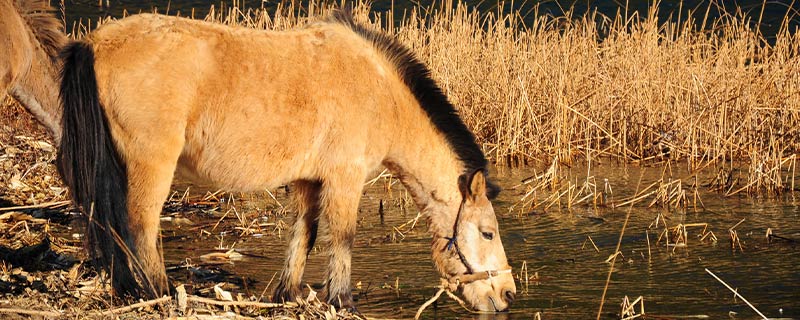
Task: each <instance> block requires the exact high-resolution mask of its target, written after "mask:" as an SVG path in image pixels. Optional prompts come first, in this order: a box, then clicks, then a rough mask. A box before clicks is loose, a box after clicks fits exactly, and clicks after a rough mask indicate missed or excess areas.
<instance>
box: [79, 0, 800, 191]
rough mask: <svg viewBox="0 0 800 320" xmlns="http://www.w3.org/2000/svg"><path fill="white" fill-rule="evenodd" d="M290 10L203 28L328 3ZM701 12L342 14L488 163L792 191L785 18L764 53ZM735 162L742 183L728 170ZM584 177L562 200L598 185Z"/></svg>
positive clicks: (796, 107)
mask: <svg viewBox="0 0 800 320" xmlns="http://www.w3.org/2000/svg"><path fill="white" fill-rule="evenodd" d="M295 3H297V2H295V1H291V2H281V3H280V4H278V5H277V7H276V8H273V9H269V10H267V9H263V8H256V9H243V6H242V5H241V3H239V2H237V1H234V2H233V4H232V5H231V6H223V7H221V8H220V7H212V8H211V11H210V13H209V14H208V16H207V17H205V20H208V21H214V22H218V23H223V24H227V25H238V26H246V27H251V28H258V29H268V30H283V29H287V28H293V27H297V26H301V25H304V24H306V23H308V22H309V21H316V20H318V19H321V18H323V17H325V16H326V15H327V13H328V12H329V10H330V8H331V7H332V6H331V5H330V4H327V3H321V2H319V1H311V2H310V3H309V4H308V5H307V6H304V7H297V6H295ZM711 6H712V4H709V6H708V7H706V8H703V7H701V8H698V9H697V10H700V12H699V13H701V15H702V16H704V18H703V21H702V23H699V24H698V23H697V22H698V21H695V20H694V18H693V16H694V15H692V14H690V15H688V16H685V17H680V18H679V19H677V21H680V23H674V22H670V21H659V19H658V16H657V14H656V12H657V8H656V7H653V8H651V9H650V10H648V14H647V15H646V16H643V15H641V14H639V13H634V14H633V15H632V16H629V17H621V16H614V17H608V16H603V15H601V14H599V13H589V14H587V15H585V16H583V17H574V16H573V15H572V13H571V12H567V13H566V14H565V15H564V16H560V17H554V16H550V15H539V14H538V12H533V13H531V14H530V15H528V16H527V17H529V18H531V19H529V20H527V21H525V20H524V19H523V14H522V13H521V12H518V11H511V12H504V11H495V12H479V11H478V10H470V8H468V6H467V5H466V4H464V3H461V2H456V1H452V0H445V1H442V2H437V4H436V5H433V6H431V7H418V8H414V9H411V10H410V11H404V12H394V11H393V10H389V11H387V12H383V13H375V12H371V11H370V9H371V8H370V7H369V5H367V4H366V3H365V2H363V1H361V2H358V3H356V4H354V5H353V6H352V7H353V12H354V13H355V15H356V16H357V20H359V21H362V22H364V23H368V24H371V25H372V26H373V27H375V28H380V29H383V30H385V31H386V32H388V33H390V34H393V35H394V36H396V37H397V38H398V39H400V40H401V41H402V42H403V43H405V44H406V45H407V46H408V47H410V48H412V50H413V51H414V52H415V53H416V54H417V56H418V57H419V58H420V59H422V60H423V61H424V62H425V63H426V64H427V65H428V66H429V67H430V69H431V71H432V74H433V77H434V78H435V79H436V80H437V81H438V83H439V84H440V85H441V87H442V88H443V90H444V91H445V92H446V94H447V95H448V97H449V98H450V100H451V101H452V102H453V103H454V104H455V105H456V107H457V108H458V109H459V112H460V113H461V115H462V117H463V118H464V120H465V122H466V123H467V125H468V126H469V127H470V128H471V129H472V130H473V132H475V134H476V136H477V138H478V140H479V142H480V143H481V144H482V145H483V146H484V148H485V150H486V151H487V154H488V155H489V156H490V157H491V158H492V159H494V160H495V161H497V162H498V163H499V164H504V165H511V166H516V165H525V164H537V163H538V164H548V163H551V162H553V163H555V162H557V163H562V164H567V165H570V164H573V163H575V162H576V161H584V160H588V161H592V159H598V158H601V157H602V158H611V159H615V160H616V161H619V162H625V163H643V162H648V161H659V160H664V159H670V160H674V161H685V162H686V165H687V167H688V169H689V170H690V171H702V170H706V169H708V170H716V169H720V168H721V170H722V172H721V177H720V181H717V182H715V183H716V185H715V187H716V189H718V190H720V191H723V192H725V194H727V195H733V194H737V193H740V192H746V193H763V192H766V193H770V194H779V193H781V192H783V191H786V190H794V188H795V187H794V179H793V178H791V177H794V171H795V157H796V153H797V152H798V150H800V139H799V138H800V131H799V130H800V114H798V113H800V96H799V95H798V91H799V90H800V58H799V57H798V56H799V55H798V53H799V52H800V41H798V40H800V39H797V38H798V33H797V32H795V30H789V27H788V25H789V24H788V18H787V19H785V20H784V22H783V25H782V27H781V29H780V31H779V32H778V34H777V37H776V39H775V41H774V44H769V43H768V42H767V41H766V39H765V38H764V37H763V36H762V35H761V34H760V33H759V30H758V28H757V27H752V26H754V25H757V23H755V22H754V21H751V19H750V18H749V17H746V16H738V15H737V16H733V15H723V16H722V17H720V18H718V19H716V20H714V21H710V20H709V18H708V13H709V11H710V10H711ZM500 7H502V6H500ZM184 15H187V14H184ZM191 15H193V13H192V14H191ZM787 17H788V16H787ZM396 18H400V19H396ZM101 22H102V21H101ZM696 25H701V26H709V27H707V28H706V27H697V26H696ZM72 29H73V31H74V34H81V33H83V32H85V30H87V29H91V28H86V27H85V26H82V25H78V26H73V28H72ZM731 163H735V164H731ZM745 167H746V168H748V169H747V174H746V175H744V174H741V172H740V171H741V170H739V169H737V168H745ZM734 176H735V177H734ZM588 178H592V177H591V176H589V177H588ZM588 178H587V183H586V184H584V185H579V186H576V188H577V189H575V190H572V191H567V193H565V194H564V195H569V192H577V191H579V190H578V189H581V188H583V189H586V188H596V187H597V185H596V182H595V181H591V182H590V181H589V180H590V179H588ZM603 187H607V186H603ZM565 191H566V190H565ZM583 191H586V190H583ZM584 194H588V193H586V192H584ZM594 194H595V196H596V195H598V193H596V192H595V193H594ZM558 198H560V197H558ZM575 200H583V201H589V200H591V201H592V202H596V201H597V199H596V198H592V199H583V198H581V199H575ZM544 201H545V202H547V199H544ZM549 201H550V202H552V203H553V204H557V203H558V201H557V200H556V198H553V199H550V200H549ZM550 205H552V204H550Z"/></svg>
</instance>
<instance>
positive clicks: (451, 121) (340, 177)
mask: <svg viewBox="0 0 800 320" xmlns="http://www.w3.org/2000/svg"><path fill="white" fill-rule="evenodd" d="M62 59H63V64H64V65H63V70H62V77H63V78H62V83H61V88H60V96H61V101H62V105H63V108H62V114H63V116H62V132H63V134H62V140H61V143H60V145H59V154H58V157H57V166H58V168H59V170H60V173H61V175H62V178H63V179H64V181H65V183H66V185H67V186H68V187H69V189H70V190H71V193H72V196H73V198H74V201H75V204H76V206H78V207H80V208H82V209H81V210H82V211H83V213H84V215H85V216H86V217H87V219H89V223H88V226H87V238H88V242H89V243H90V248H92V250H91V251H92V252H96V260H98V261H100V264H101V266H103V267H104V268H105V269H106V271H107V273H108V274H110V275H111V282H112V285H113V288H114V291H115V293H117V294H126V295H131V296H134V297H150V298H152V297H156V296H160V295H162V294H165V293H167V292H168V290H169V283H168V279H167V276H166V273H165V267H164V263H163V257H162V255H161V253H160V252H161V251H160V250H159V245H160V244H159V214H160V212H161V210H162V205H163V202H164V200H165V199H166V197H167V195H168V193H169V190H170V183H171V181H172V180H173V178H174V175H175V174H176V172H177V173H178V174H180V175H181V176H183V177H189V178H191V179H192V180H194V181H197V182H201V183H204V184H207V185H214V186H217V187H221V188H224V189H227V190H235V191H243V192H245V191H256V190H264V189H267V188H275V187H278V186H280V185H284V184H287V183H290V184H291V190H292V192H291V194H292V197H293V199H294V201H295V202H296V203H297V205H296V206H297V211H298V212H297V217H296V220H295V222H294V224H293V226H292V231H291V235H292V236H291V238H290V240H289V246H288V249H287V253H286V262H285V265H284V268H283V271H282V273H281V276H280V280H279V282H278V285H277V288H276V289H275V293H274V295H273V298H272V300H273V301H276V302H286V301H294V300H296V299H298V297H301V295H302V289H301V281H302V275H303V271H304V268H305V264H306V259H307V256H308V254H309V252H310V250H311V249H312V247H313V246H314V243H315V240H316V237H317V231H318V223H319V220H320V218H324V219H326V221H327V226H328V228H329V234H330V240H329V244H328V245H329V263H328V265H327V271H326V275H325V279H324V284H325V289H324V290H323V293H322V294H323V296H324V297H327V302H329V303H331V304H332V305H334V306H336V307H340V308H353V307H354V304H353V297H352V293H351V284H350V273H351V263H350V261H351V251H352V247H353V242H354V237H355V235H356V224H357V209H358V203H359V199H360V196H361V194H362V191H361V190H362V188H363V185H364V181H365V180H366V178H367V177H368V175H369V174H370V173H371V172H375V170H378V169H379V168H381V167H386V168H388V169H389V170H391V171H392V172H393V173H394V174H395V175H396V176H397V177H398V178H399V180H400V181H401V182H402V184H403V185H404V186H405V188H406V189H407V190H408V191H409V193H410V194H411V195H412V198H413V199H414V202H415V203H416V205H417V206H418V208H419V209H420V211H421V212H423V213H425V214H426V216H427V219H428V225H429V231H430V233H431V234H432V242H431V249H432V259H433V262H434V266H435V269H436V270H438V272H439V273H440V274H441V276H442V277H444V278H446V279H448V280H449V281H450V283H452V284H453V286H455V287H457V288H459V289H460V291H461V294H462V295H463V296H464V297H465V298H466V300H467V301H468V302H469V303H470V305H471V306H472V307H473V308H475V309H476V310H481V311H490V312H495V311H504V310H507V309H508V308H509V305H510V304H511V303H512V301H513V300H514V296H515V293H516V287H515V283H514V279H513V277H512V275H511V267H510V266H509V265H508V261H507V258H506V255H505V251H504V249H503V244H502V242H501V240H500V231H499V228H498V223H497V218H496V216H495V213H494V210H493V208H492V204H491V201H490V200H491V199H493V198H494V197H495V196H496V195H497V193H498V192H499V188H498V187H497V186H496V185H495V184H494V183H492V182H491V180H490V179H489V176H488V171H487V169H486V166H487V160H486V158H485V156H484V154H483V152H482V150H481V149H480V147H479V146H478V144H477V143H476V140H475V137H474V135H473V134H472V133H471V132H470V130H469V129H468V128H467V126H466V125H465V124H464V122H463V121H462V120H461V119H460V117H459V116H458V113H457V111H456V109H455V108H454V106H453V105H452V104H451V103H450V102H449V100H448V99H447V97H446V96H445V94H444V93H443V92H442V90H441V88H440V87H439V86H438V85H437V84H436V82H435V81H434V80H433V79H432V78H431V75H430V71H429V69H428V68H427V66H425V65H424V64H423V63H422V62H420V60H418V59H417V58H416V57H415V56H414V54H413V53H412V52H411V51H410V50H409V49H407V48H406V47H404V46H403V45H402V44H400V43H399V42H398V41H397V40H396V39H394V38H392V37H390V36H388V35H386V34H384V33H382V32H380V31H377V30H373V29H371V28H369V27H367V26H364V25H361V24H358V23H356V22H354V21H353V18H352V15H351V14H349V13H346V12H343V11H337V12H336V13H334V14H332V15H331V17H330V18H329V19H328V20H326V21H319V22H316V23H312V24H309V25H307V26H305V27H303V28H298V29H293V30H287V31H280V32H278V31H265V30H254V29H249V28H242V27H229V26H224V25H220V24H214V23H209V22H203V21H197V20H192V19H186V18H179V17H170V16H164V15H156V14H139V15H134V16H130V17H127V18H124V19H120V20H117V21H114V22H110V23H107V24H104V25H103V26H101V27H100V28H98V29H96V30H95V31H93V32H92V33H90V34H89V35H87V36H86V38H85V39H84V40H82V41H76V42H72V43H70V44H68V45H67V46H66V47H65V49H64V50H63V52H62Z"/></svg>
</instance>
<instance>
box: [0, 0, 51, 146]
mask: <svg viewBox="0 0 800 320" xmlns="http://www.w3.org/2000/svg"><path fill="white" fill-rule="evenodd" d="M49 11H50V8H49V6H48V4H47V1H42V0H0V98H2V97H3V96H4V94H5V93H8V94H10V95H11V96H12V97H14V98H15V99H17V101H19V102H20V103H21V104H22V105H23V106H24V107H25V108H26V109H27V110H28V111H30V112H31V113H32V114H33V115H34V117H36V119H37V120H38V121H39V122H40V123H42V124H43V125H44V126H45V127H47V129H48V130H50V133H51V134H52V135H53V138H54V139H55V140H56V141H58V140H59V139H60V137H61V111H60V110H61V106H60V105H59V103H58V84H59V81H60V77H59V74H58V70H59V67H60V63H59V62H58V52H59V50H61V47H62V46H63V45H64V44H65V43H66V42H67V37H66V35H64V32H63V31H62V30H61V27H60V26H61V23H60V22H59V21H58V20H56V19H55V17H54V16H53V15H52V14H51V13H50V12H49Z"/></svg>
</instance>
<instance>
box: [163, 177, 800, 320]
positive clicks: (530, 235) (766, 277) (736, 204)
mask: <svg viewBox="0 0 800 320" xmlns="http://www.w3.org/2000/svg"><path fill="white" fill-rule="evenodd" d="M640 170H641V169H639V168H629V169H628V171H627V172H626V171H625V170H620V169H618V168H600V169H599V170H597V171H595V172H594V175H595V176H596V177H598V178H601V177H602V178H609V179H610V180H611V181H612V182H611V183H613V185H614V187H615V192H617V193H619V194H623V193H626V194H632V193H633V192H634V191H635V190H626V189H625V188H626V187H629V186H631V185H634V186H635V182H634V183H630V180H638V177H639V176H640V175H641V173H640V172H639V171H640ZM501 171H502V172H500V173H499V179H498V182H499V183H500V184H501V185H502V186H506V187H509V186H513V185H516V184H518V182H519V180H521V179H522V178H525V177H527V176H529V175H530V174H531V172H530V171H527V170H501ZM651 171H652V172H645V174H644V175H643V180H645V181H653V180H655V179H657V178H659V177H660V175H661V171H660V170H657V169H651ZM575 172H576V175H579V174H582V173H583V172H585V170H584V171H581V169H576V170H575ZM631 177H635V178H631ZM625 181H628V183H625ZM629 188H630V187H629ZM521 192H522V190H505V191H504V192H503V193H502V194H501V197H500V198H499V199H498V201H496V202H495V211H496V212H497V214H498V218H499V219H498V220H499V222H500V226H501V234H502V238H503V242H504V244H505V248H506V252H507V254H508V257H509V260H510V263H511V265H512V266H513V267H514V273H515V274H517V276H520V279H519V282H518V283H517V287H518V291H519V292H518V294H517V301H516V302H515V304H514V305H513V307H512V311H511V312H510V313H508V314H498V315H475V314H470V313H468V312H466V311H465V310H463V309H461V307H460V306H459V305H458V304H456V303H454V302H453V301H451V300H448V299H446V298H441V299H440V300H439V303H438V305H437V306H436V308H435V310H434V308H433V307H431V308H430V309H429V310H427V311H426V313H425V316H426V317H431V318H441V319H452V318H455V317H458V318H472V319H514V318H526V319H530V316H531V315H533V314H535V313H536V312H540V313H541V315H542V316H543V318H546V319H585V318H594V317H595V316H596V314H597V309H598V307H599V303H600V296H601V294H602V291H603V287H604V285H605V281H606V277H607V275H608V270H609V267H610V264H609V263H607V262H605V261H606V259H607V258H608V257H609V256H610V255H611V254H612V253H613V252H614V249H615V247H616V245H617V241H618V240H619V234H620V229H621V228H622V224H623V222H624V220H625V216H626V213H627V212H628V208H627V207H626V208H618V209H610V208H600V209H591V208H585V207H579V208H574V209H572V210H560V211H559V210H555V209H551V210H548V211H541V210H533V211H531V212H525V213H524V214H520V213H519V212H508V209H507V208H508V207H510V206H511V205H512V204H513V203H514V202H515V201H516V199H518V198H519V196H520V194H521ZM401 195H402V193H400V192H397V189H396V188H395V192H394V193H393V199H389V196H388V195H387V194H386V193H385V191H384V188H383V186H380V185H378V186H375V187H372V188H369V189H367V191H366V193H365V195H364V197H363V200H362V205H361V207H360V209H359V229H358V236H357V238H358V240H357V242H356V247H355V249H354V253H353V276H352V280H353V284H354V287H355V291H356V293H357V299H358V305H359V310H360V311H361V312H363V313H364V314H366V315H369V316H376V317H381V318H386V317H389V318H411V317H413V316H414V314H415V312H416V308H418V307H419V306H420V305H422V304H423V303H424V302H425V301H426V300H427V299H428V298H430V297H431V296H433V294H434V293H435V292H436V290H437V289H436V288H435V286H436V285H437V284H438V281H439V279H438V276H437V275H436V273H435V271H434V268H433V264H432V262H431V258H430V237H429V236H428V234H427V232H426V231H425V229H424V228H425V226H424V221H420V225H419V226H417V227H416V229H415V230H413V231H411V232H405V233H404V234H403V235H402V237H400V236H399V235H397V234H395V235H394V237H395V238H396V239H401V238H402V240H397V241H392V234H393V233H395V232H396V231H395V230H394V228H393V227H395V226H398V225H401V224H403V223H405V222H407V221H409V220H410V219H412V218H414V217H415V215H416V212H417V211H416V209H415V208H414V207H413V206H408V207H406V210H401V206H399V203H400V201H398V198H399V197H400V196H401ZM278 197H279V201H286V199H285V194H282V193H279V194H278ZM701 197H702V201H703V204H704V205H705V209H702V208H701V209H699V210H698V211H697V212H695V211H693V210H689V211H688V212H680V211H668V210H664V209H660V208H641V207H639V206H637V207H634V208H633V209H632V210H631V211H630V221H629V222H628V226H627V228H626V230H625V235H624V237H623V239H622V243H621V250H620V251H621V252H622V256H620V257H619V258H618V259H617V261H616V264H615V266H614V273H613V275H612V281H611V284H610V286H609V289H608V293H607V295H606V303H605V305H604V309H603V313H604V318H608V317H611V318H614V317H618V316H617V314H618V313H619V312H620V303H621V302H622V300H623V298H624V297H625V296H627V297H629V299H630V300H634V299H635V298H636V297H639V296H642V297H643V298H644V304H645V309H646V311H647V313H648V314H649V315H651V316H659V317H665V318H679V317H697V316H708V317H711V318H728V316H729V313H730V312H736V313H737V314H738V315H739V316H738V317H739V318H745V319H747V318H753V315H754V313H753V312H752V311H751V310H750V309H749V307H747V306H746V305H745V304H744V303H742V302H741V301H739V300H738V299H734V298H733V294H732V293H731V292H730V291H728V290H727V289H726V288H724V287H723V286H722V285H721V284H719V283H718V282H717V281H716V280H714V279H713V278H712V277H710V276H709V275H708V274H706V273H705V271H704V269H705V268H708V269H710V270H712V271H713V272H715V273H716V274H717V275H718V276H720V277H721V278H722V279H723V280H725V281H726V282H728V283H729V284H730V285H731V286H733V287H735V288H738V290H739V292H740V293H741V294H742V295H744V296H745V297H746V298H747V299H749V300H750V301H751V302H752V303H753V304H755V305H756V306H757V307H758V308H759V309H760V310H761V311H762V312H763V313H764V314H766V315H768V316H770V317H796V316H798V314H800V311H798V302H797V298H798V297H800V296H799V295H798V292H800V284H798V283H800V274H798V273H797V272H795V269H796V266H797V265H798V264H800V255H798V254H797V251H798V250H797V249H798V246H797V243H796V242H789V241H775V242H772V243H769V242H768V241H767V238H766V230H767V228H772V230H773V231H774V232H775V233H776V234H779V235H781V236H784V237H787V238H789V239H800V227H798V226H797V224H796V222H797V221H798V218H799V217H800V209H799V208H798V206H797V205H796V203H794V202H792V201H772V200H762V199H751V198H723V197H721V196H720V195H719V194H716V193H703V194H701ZM381 199H383V200H384V203H385V206H384V207H385V217H384V219H385V221H384V223H381V218H380V216H379V214H378V207H379V202H380V200H381ZM259 201H262V202H264V203H259ZM269 201H272V200H269ZM269 201H267V200H259V199H254V201H252V202H253V203H254V204H255V206H256V207H260V208H263V207H266V206H268V204H266V202H269ZM659 214H660V215H661V216H662V217H664V218H665V219H666V220H661V221H662V222H659V227H654V228H652V229H648V226H651V225H652V224H654V221H655V219H656V217H657V216H659ZM272 219H274V218H272ZM283 219H284V220H285V221H286V222H287V223H290V222H291V217H286V218H283ZM742 219H745V221H744V222H743V223H741V224H740V225H739V226H738V227H737V228H736V230H737V232H738V235H739V237H740V241H741V244H742V248H743V250H740V249H739V248H738V247H736V248H735V249H734V248H732V247H731V241H730V237H729V235H728V228H730V227H732V226H734V225H735V224H736V223H737V222H739V221H741V220H742ZM271 221H272V220H271ZM664 221H665V222H664ZM201 223H202V222H201ZM664 223H666V225H667V226H669V227H670V228H672V227H674V226H676V225H678V224H686V225H691V224H693V223H707V224H708V225H709V229H708V230H710V231H712V232H713V233H714V235H715V236H716V237H717V239H718V240H717V241H711V240H710V238H706V239H704V240H703V241H701V240H700V239H699V237H698V236H699V235H700V234H701V232H702V229H703V228H702V227H687V228H686V231H687V232H688V236H687V237H686V239H687V242H686V245H685V246H679V247H675V246H674V244H673V246H667V245H666V243H665V240H664V239H661V240H659V235H660V233H661V232H663V229H664V227H663V225H664ZM589 237H591V241H592V242H593V243H594V245H595V246H596V247H597V250H595V249H594V246H592V245H591V244H590V243H589V242H588V241H587V239H588V238H589ZM234 241H235V242H236V248H237V250H240V251H242V252H243V253H245V254H247V256H246V257H245V258H244V259H243V260H242V261H236V262H235V263H234V264H231V265H226V266H223V269H225V270H228V271H230V272H232V273H234V274H235V275H237V276H239V277H249V278H253V279H255V280H256V281H257V282H256V283H254V284H253V286H252V288H250V291H251V292H257V293H260V292H261V291H263V290H264V288H265V286H266V285H267V284H268V283H270V280H271V279H272V278H273V277H274V276H275V274H276V273H279V272H280V270H281V267H282V264H283V259H284V252H285V249H286V247H285V242H286V239H285V234H283V235H281V236H279V235H267V234H265V235H263V236H259V237H253V236H249V237H236V236H232V235H231V236H226V237H224V239H223V240H222V242H223V243H224V244H228V245H229V244H231V243H232V242H234ZM219 244H220V239H219V237H218V236H214V235H212V236H208V235H205V236H199V235H197V233H196V232H195V233H194V234H187V235H185V239H184V240H181V241H167V242H166V243H165V244H164V245H165V251H166V253H165V257H166V259H167V261H168V263H178V262H180V261H182V260H183V259H185V258H194V259H196V257H198V256H199V255H202V254H204V253H208V252H211V251H212V249H213V248H214V247H216V246H218V245H219ZM648 244H649V245H648ZM598 251H599V252H598ZM323 252H324V250H323V248H321V247H319V246H318V248H317V250H315V251H314V252H312V253H311V255H310V258H309V262H308V263H309V264H308V268H307V271H306V274H305V280H306V281H308V282H309V283H310V284H315V285H319V282H320V281H321V280H322V279H323V275H324V267H325V265H326V264H327V258H326V257H325V255H324V253H323ZM523 264H525V266H526V268H527V276H526V275H525V274H523V275H520V274H519V273H520V271H521V267H522V265H523ZM525 279H527V281H525ZM270 290H271V289H270ZM268 292H269V291H268ZM779 310H782V313H781V312H780V311H779Z"/></svg>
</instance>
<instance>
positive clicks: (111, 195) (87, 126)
mask: <svg viewBox="0 0 800 320" xmlns="http://www.w3.org/2000/svg"><path fill="white" fill-rule="evenodd" d="M61 58H62V61H63V63H64V66H63V69H62V82H61V104H62V107H63V112H64V113H63V116H62V117H63V118H62V119H61V128H62V130H63V135H62V136H63V137H62V139H61V145H60V146H59V152H58V159H57V162H56V163H57V166H58V170H59V173H60V174H61V177H62V178H63V179H64V182H65V183H66V184H67V186H68V187H69V189H70V191H71V193H72V197H73V199H74V200H75V204H76V205H77V206H78V207H81V208H82V212H83V214H84V217H86V221H87V222H86V240H87V241H86V244H87V246H88V250H89V252H90V253H91V256H92V258H93V261H95V263H96V264H97V265H98V267H99V268H98V269H101V268H102V269H104V270H105V271H106V273H107V274H109V275H110V276H111V279H112V284H113V286H114V290H115V291H116V293H117V294H121V295H122V294H130V295H133V296H134V297H138V296H141V295H142V294H144V295H145V296H153V295H155V292H153V290H151V288H152V286H150V283H149V281H147V277H146V276H145V275H144V273H143V272H142V269H141V267H140V266H138V264H137V261H136V259H135V258H133V257H135V252H136V247H135V245H134V241H133V238H132V235H131V231H130V230H129V229H128V208H127V199H128V178H127V177H128V175H127V170H126V168H125V164H124V162H122V161H121V158H120V155H119V154H118V152H117V149H116V147H115V146H114V141H113V140H112V138H111V131H110V129H109V125H108V119H107V118H106V115H105V112H104V111H103V107H102V106H101V105H100V99H99V97H98V93H97V79H96V78H95V72H94V52H93V50H92V46H91V44H88V43H85V42H73V43H71V44H69V45H68V46H66V47H65V48H64V50H63V51H62V53H61Z"/></svg>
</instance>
